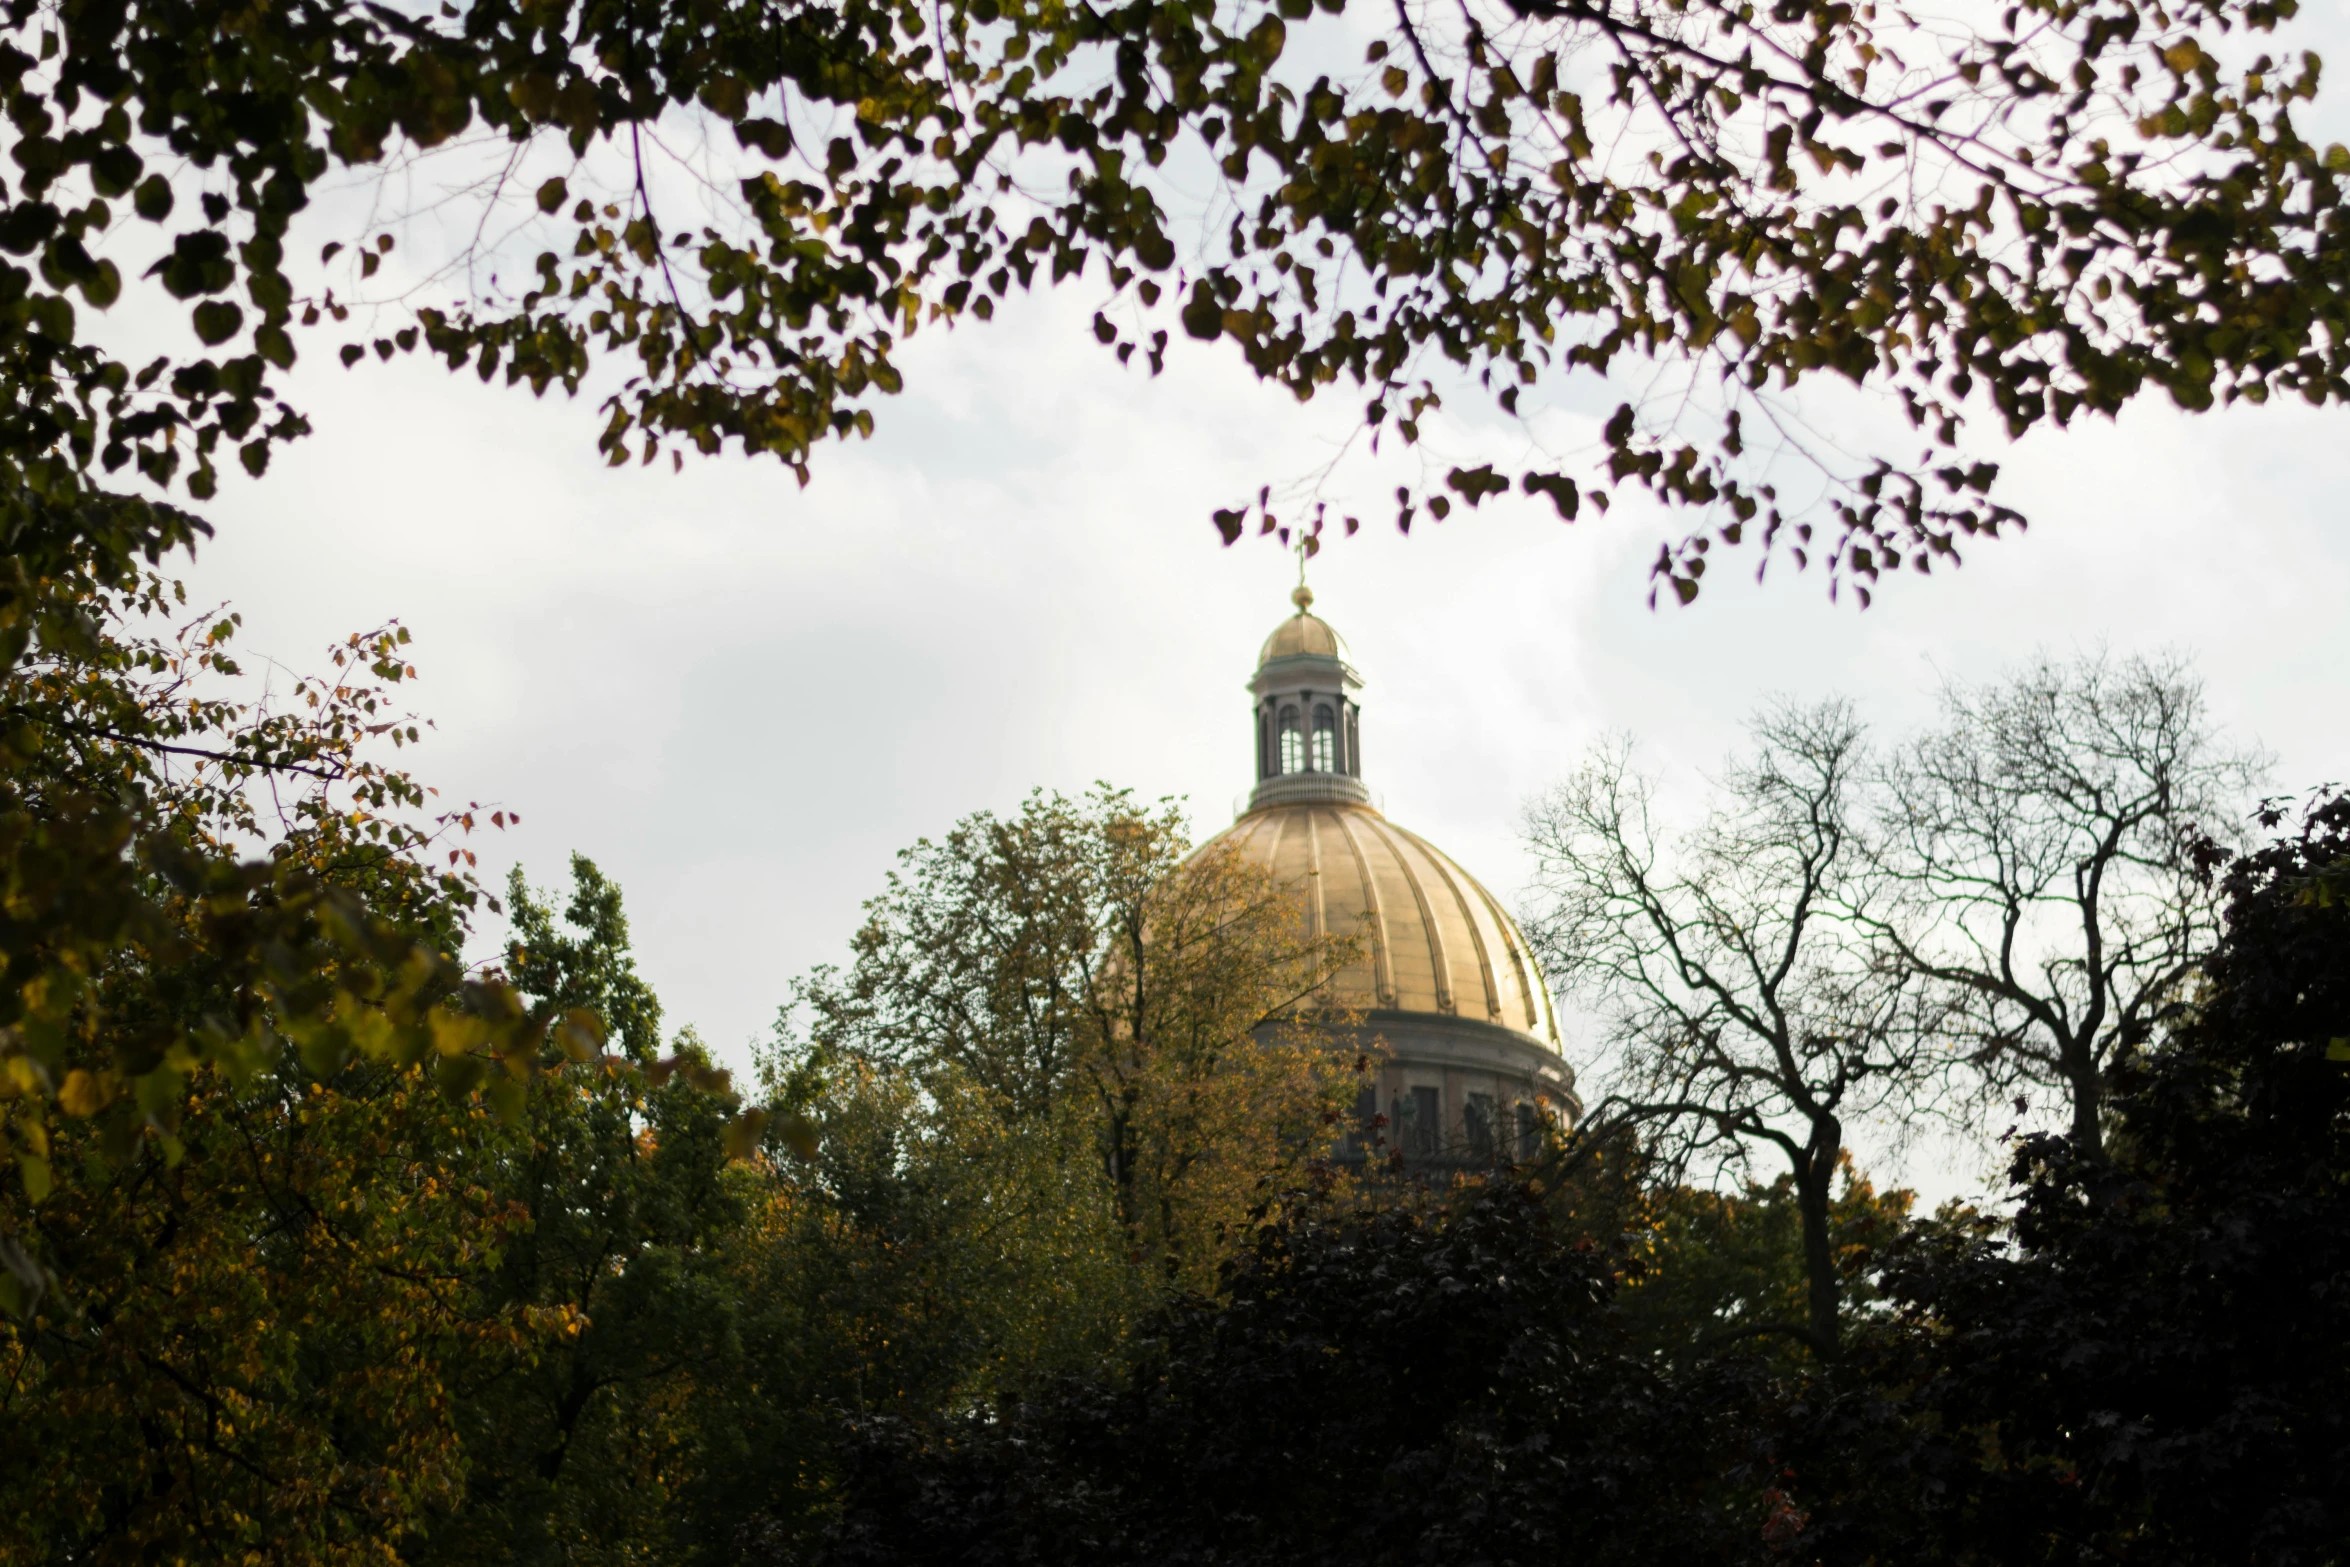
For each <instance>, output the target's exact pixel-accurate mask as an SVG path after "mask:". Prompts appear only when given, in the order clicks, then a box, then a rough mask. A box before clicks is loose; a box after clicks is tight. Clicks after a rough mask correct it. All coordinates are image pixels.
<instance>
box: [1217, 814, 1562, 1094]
mask: <svg viewBox="0 0 2350 1567" xmlns="http://www.w3.org/2000/svg"><path fill="white" fill-rule="evenodd" d="M1216 844H1229V845H1231V846H1232V848H1234V849H1235V850H1237V851H1238V852H1239V854H1240V855H1241V856H1242V857H1243V858H1244V859H1246V860H1248V861H1250V862H1251V863H1254V864H1257V865H1261V866H1263V867H1264V868H1265V869H1266V870H1268V871H1270V872H1272V873H1273V878H1274V880H1275V881H1276V882H1277V883H1278V884H1280V885H1282V886H1284V887H1294V888H1296V889H1297V890H1298V894H1299V896H1300V899H1301V901H1302V902H1303V904H1304V906H1305V907H1304V914H1305V920H1306V926H1307V929H1308V930H1309V931H1310V932H1311V933H1312V934H1313V935H1315V936H1317V937H1319V936H1324V935H1332V936H1340V937H1346V936H1352V937H1354V938H1356V939H1357V940H1358V941H1359V942H1360V943H1361V944H1362V947H1363V952H1362V955H1361V956H1360V957H1359V958H1357V959H1356V960H1355V961H1354V962H1353V963H1350V964H1349V965H1347V966H1346V967H1345V968H1343V969H1341V970H1339V971H1338V972H1337V973H1336V974H1334V975H1332V976H1331V978H1330V980H1329V984H1328V994H1329V996H1330V999H1331V1000H1333V1001H1335V1002H1337V1003H1338V1004H1339V1005H1341V1006H1345V1007H1351V1008H1360V1009H1363V1010H1366V1011H1369V1010H1374V1009H1376V1010H1378V1011H1382V1012H1419V1013H1433V1014H1437V1015H1440V1016H1443V1017H1448V1018H1471V1019H1474V1020H1477V1021H1479V1022H1485V1023H1491V1024H1494V1025H1497V1026H1498V1027H1501V1028H1506V1029H1510V1030H1512V1031H1514V1032H1519V1033H1523V1034H1527V1035H1531V1036H1532V1037H1533V1039H1535V1040H1537V1041H1540V1042H1541V1043H1543V1044H1545V1045H1547V1046H1548V1047H1549V1048H1550V1049H1552V1050H1556V1049H1557V1048H1558V1025H1557V1023H1556V1021H1555V1020H1554V1019H1553V1018H1552V1016H1551V1010H1550V994H1549V990H1548V987H1547V986H1545V985H1544V983H1543V980H1542V971H1541V969H1540V968H1538V967H1537V966H1536V965H1535V962H1534V954H1533V953H1532V952H1531V951H1530V950H1529V949H1528V947H1527V945H1526V938H1525V936H1524V935H1523V934H1521V933H1520V931H1519V930H1518V926H1517V922H1516V921H1515V920H1512V919H1511V918H1510V917H1509V915H1508V914H1507V913H1505V912H1503V910H1502V907H1501V905H1500V904H1499V903H1498V902H1496V901H1495V899H1494V896H1493V894H1491V893H1490V892H1487V891H1486V890H1485V888H1484V887H1483V886H1482V885H1480V884H1479V882H1478V881H1477V878H1476V877H1474V876H1471V875H1470V874H1469V873H1468V872H1467V871H1465V870H1462V869H1461V868H1460V866H1459V865H1457V864H1455V863H1454V862H1453V860H1452V859H1451V857H1450V856H1448V855H1446V854H1445V853H1444V852H1443V851H1442V850H1440V849H1438V848H1437V847H1436V846H1435V845H1434V844H1431V843H1429V842H1428V841H1427V840H1426V839H1424V838H1422V837H1420V836H1419V835H1417V834H1416V833H1410V832H1406V831H1405V830H1404V829H1403V828H1401V827H1398V826H1396V825H1395V824H1394V823H1393V822H1390V821H1389V820H1387V818H1386V817H1384V816H1382V815H1380V814H1379V812H1377V811H1375V810H1373V809H1372V808H1371V807H1370V806H1368V805H1358V804H1354V803H1352V802H1343V801H1331V802H1327V803H1297V804H1290V805H1272V806H1266V807H1264V808H1262V809H1259V810H1255V811H1251V812H1249V813H1248V814H1247V815H1245V816H1243V817H1242V818H1241V819H1240V820H1239V821H1237V822H1235V823H1233V825H1232V826H1231V827H1229V828H1227V829H1226V830H1225V831H1223V832H1222V833H1219V834H1218V835H1217V836H1216V837H1215V838H1214V839H1211V840H1210V845H1209V847H1210V848H1213V846H1214V845H1216Z"/></svg>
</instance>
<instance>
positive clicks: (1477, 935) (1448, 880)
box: [1394, 827, 1501, 1023]
mask: <svg viewBox="0 0 2350 1567" xmlns="http://www.w3.org/2000/svg"><path fill="white" fill-rule="evenodd" d="M1394 830H1395V832H1396V833H1397V834H1398V835H1399V836H1400V837H1402V838H1403V839H1404V840H1405V841H1406V842H1407V843H1409V844H1411V845H1412V847H1413V848H1415V849H1418V850H1419V851H1420V852H1421V853H1422V854H1424V855H1426V856H1427V857H1428V863H1429V864H1430V865H1433V866H1435V867H1436V874H1437V875H1438V876H1439V877H1441V878H1442V879H1443V881H1444V890H1445V891H1446V892H1449V893H1451V894H1452V901H1453V904H1454V905H1455V906H1456V907H1457V908H1459V910H1460V911H1461V923H1462V924H1464V925H1466V926H1468V927H1469V945H1470V946H1471V947H1472V948H1473V949H1474V950H1475V951H1476V954H1477V978H1478V979H1479V980H1480V981H1481V982H1482V983H1483V984H1484V987H1485V1016H1486V1017H1487V1018H1489V1019H1490V1020H1492V1021H1493V1022H1496V1023H1498V1022H1500V1021H1501V987H1500V986H1499V985H1497V984H1495V983H1494V982H1493V959H1492V957H1491V955H1490V954H1488V953H1487V951H1486V949H1485V932H1484V931H1482V930H1480V929H1478V927H1477V911H1476V908H1475V907H1474V906H1473V905H1472V904H1471V903H1470V902H1469V900H1468V899H1467V898H1466V897H1464V896H1463V895H1462V893H1461V882H1462V881H1466V880H1467V879H1468V873H1467V872H1466V871H1462V872H1461V875H1460V877H1459V878H1457V879H1456V878H1455V877H1454V875H1453V872H1454V871H1456V870H1459V869H1460V868H1459V867H1458V866H1456V865H1454V864H1453V863H1452V862H1451V861H1450V860H1448V859H1446V858H1445V857H1444V855H1443V853H1442V852H1440V851H1439V850H1438V849H1437V848H1436V847H1435V845H1433V844H1431V843H1429V842H1428V840H1427V839H1425V838H1423V837H1421V836H1420V835H1419V834H1417V833H1414V832H1409V831H1406V830H1405V829H1404V828H1401V827H1397V828H1395V829H1394ZM1479 890H1480V891H1482V890H1483V889H1482V888H1480V889H1479Z"/></svg>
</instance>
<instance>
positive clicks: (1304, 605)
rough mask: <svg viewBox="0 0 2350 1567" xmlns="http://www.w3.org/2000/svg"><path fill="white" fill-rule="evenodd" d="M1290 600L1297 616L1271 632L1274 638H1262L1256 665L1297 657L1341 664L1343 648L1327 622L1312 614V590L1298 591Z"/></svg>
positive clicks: (1343, 654)
mask: <svg viewBox="0 0 2350 1567" xmlns="http://www.w3.org/2000/svg"><path fill="white" fill-rule="evenodd" d="M1290 600H1291V602H1292V603H1294V604H1296V605H1297V613H1296V614H1294V615H1292V616H1290V617H1289V618H1288V619H1287V620H1285V621H1283V622H1281V624H1280V625H1278V626H1275V627H1274V628H1273V634H1272V635H1271V636H1269V637H1267V638H1265V645H1264V647H1263V648H1262V649H1261V650H1260V651H1259V652H1258V653H1257V662H1258V663H1260V664H1270V663H1271V662H1273V660H1275V659H1277V658H1295V657H1297V656H1298V655H1300V654H1307V655H1311V656H1313V657H1318V658H1335V659H1341V660H1343V659H1344V658H1345V657H1346V644H1345V643H1344V642H1342V641H1340V640H1339V637H1338V633H1337V632H1335V631H1333V630H1331V629H1330V622H1328V621H1326V620H1324V619H1322V618H1321V617H1320V616H1319V615H1316V614H1314V613H1313V612H1312V606H1313V602H1314V592H1313V589H1311V588H1307V587H1300V588H1299V589H1298V590H1297V592H1295V593H1294V594H1292V595H1291V596H1290Z"/></svg>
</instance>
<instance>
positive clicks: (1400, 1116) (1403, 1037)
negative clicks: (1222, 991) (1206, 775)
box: [1203, 587, 1582, 1166]
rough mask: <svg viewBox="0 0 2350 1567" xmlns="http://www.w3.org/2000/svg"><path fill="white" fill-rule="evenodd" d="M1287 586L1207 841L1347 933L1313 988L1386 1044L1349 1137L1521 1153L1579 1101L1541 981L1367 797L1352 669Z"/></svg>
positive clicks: (1511, 943) (1529, 962) (1409, 1148)
mask: <svg viewBox="0 0 2350 1567" xmlns="http://www.w3.org/2000/svg"><path fill="white" fill-rule="evenodd" d="M1295 601H1296V603H1297V608H1298V612H1297V614H1296V615H1294V616H1292V617H1291V618H1290V619H1289V620H1287V621H1285V622H1283V624H1282V625H1281V626H1280V627H1279V628H1277V629H1276V630H1275V631H1274V633H1273V635H1272V636H1271V637H1269V638H1267V639H1266V642H1265V646H1264V649H1263V652H1262V653H1261V655H1260V657H1259V661H1258V666H1257V672H1256V676H1255V678H1254V679H1253V680H1251V681H1250V683H1249V690H1250V692H1251V694H1252V695H1254V696H1255V698H1256V718H1257V769H1256V771H1257V784H1256V788H1255V790H1254V791H1253V792H1252V793H1251V795H1250V797H1249V808H1248V810H1246V811H1245V812H1243V813H1242V815H1241V817H1240V819H1239V820H1238V821H1236V822H1234V823H1233V825H1232V826H1231V827H1230V828H1228V829H1226V830H1225V831H1224V832H1222V833H1220V834H1218V835H1217V837H1216V838H1215V839H1213V840H1211V841H1210V845H1208V846H1207V847H1208V848H1211V849H1212V848H1213V847H1215V846H1216V845H1223V846H1227V847H1228V848H1230V849H1231V850H1233V851H1235V852H1237V853H1238V854H1239V855H1240V856H1241V857H1242V858H1243V859H1245V860H1247V861H1248V862H1250V863H1253V864H1256V865H1260V866H1263V867H1264V868H1265V869H1266V870H1268V871H1270V872H1271V873H1272V875H1273V877H1274V879H1275V881H1276V883H1277V884H1279V885H1280V886H1282V887H1284V888H1286V889H1290V890H1291V891H1292V892H1293V894H1294V895H1295V896H1296V898H1297V899H1298V903H1299V916H1300V918H1301V919H1302V920H1304V922H1305V924H1306V927H1307V930H1308V931H1309V933H1310V934H1312V935H1314V936H1323V935H1333V936H1339V937H1344V938H1352V939H1353V940H1354V941H1355V942H1356V943H1357V944H1358V946H1359V949H1360V956H1359V957H1358V958H1357V959H1356V960H1355V961H1353V962H1352V963H1349V964H1348V965H1347V966H1346V967H1345V968H1343V969H1341V970H1339V971H1338V972H1337V973H1335V974H1333V975H1332V976H1331V978H1330V979H1329V981H1328V982H1327V983H1326V985H1325V986H1324V988H1323V990H1322V991H1321V995H1323V996H1325V997H1326V998H1327V999H1328V1000H1329V1001H1331V1002H1333V1003H1335V1004H1337V1005H1338V1006H1341V1007H1344V1008H1346V1009H1348V1010H1349V1011H1353V1012H1356V1013H1357V1014H1359V1016H1360V1018H1361V1022H1360V1023H1359V1024H1357V1025H1354V1027H1355V1030H1356V1031H1357V1032H1358V1033H1359V1034H1360V1035H1361V1036H1363V1037H1364V1038H1365V1039H1366V1040H1367V1041H1369V1040H1375V1041H1376V1042H1377V1043H1378V1044H1379V1045H1380V1047H1381V1048H1382V1050H1383V1052H1384V1054H1385V1056H1386V1063H1387V1064H1386V1066H1385V1068H1384V1069H1383V1070H1382V1072H1381V1077H1380V1082H1379V1083H1378V1085H1377V1087H1376V1088H1373V1089H1366V1090H1365V1096H1364V1103H1363V1104H1362V1105H1361V1106H1360V1107H1359V1108H1360V1110H1361V1113H1362V1116H1363V1119H1364V1121H1365V1123H1366V1126H1365V1129H1364V1131H1363V1133H1362V1134H1361V1135H1360V1136H1359V1137H1358V1138H1357V1139H1356V1141H1355V1143H1354V1145H1353V1146H1354V1147H1355V1148H1356V1149H1357V1150H1358V1151H1361V1150H1364V1149H1367V1148H1368V1147H1370V1146H1372V1145H1374V1144H1375V1143H1383V1144H1384V1145H1385V1147H1387V1148H1389V1149H1392V1150H1395V1151H1398V1152H1400V1153H1401V1154H1402V1155H1403V1157H1404V1159H1405V1161H1406V1162H1407V1163H1410V1162H1414V1161H1417V1162H1419V1163H1422V1164H1433V1165H1439V1166H1464V1165H1477V1164H1492V1163H1496V1162H1499V1161H1502V1160H1506V1159H1511V1158H1517V1157H1522V1156H1524V1155H1525V1154H1527V1153H1529V1152H1530V1151H1531V1149H1532V1148H1533V1146H1535V1145H1536V1144H1537V1143H1538V1142H1539V1140H1540V1137H1541V1133H1542V1127H1543V1125H1544V1123H1545V1122H1547V1121H1555V1120H1563V1121H1566V1122H1568V1123H1569V1124H1571V1123H1572V1122H1573V1120H1574V1119H1575V1117H1576V1116H1577V1115H1578V1114H1579V1113H1580V1112H1581V1109H1582V1104H1581V1101H1580V1100H1579V1099H1578V1098H1577V1097H1576V1094H1575V1079H1574V1073H1573V1072H1572V1071H1571V1070H1570V1069H1569V1068H1568V1066H1567V1064H1566V1061H1565V1060H1564V1059H1563V1058H1562V1057H1561V1055H1560V1053H1559V1035H1558V1023H1557V1019H1556V1017H1555V1016H1554V1015H1553V1013H1552V1010H1551V1000H1550V992H1549V987H1548V986H1547V985H1546V984H1545V982H1544V980H1543V978H1542V972H1541V969H1540V967H1539V966H1538V965H1537V964H1536V963H1535V961H1534V955H1533V952H1532V950H1531V949H1530V948H1529V947H1528V945H1527V943H1526V938H1525V936H1524V934H1523V933H1522V932H1521V931H1520V930H1519V929H1518V927H1517V924H1516V922H1515V921H1513V920H1512V919H1511V918H1510V917H1509V915H1508V913H1507V912H1505V911H1504V910H1503V909H1502V907H1501V905H1500V903H1499V902H1497V901H1496V900H1495V899H1494V897H1493V895H1492V894H1491V893H1489V892H1487V891H1486V890H1485V888H1484V887H1483V886H1482V885H1480V884H1479V883H1478V881H1477V879H1476V878H1475V877H1473V876H1471V875H1470V874H1469V873H1468V872H1467V871H1465V870H1463V869H1461V867H1460V866H1459V865H1457V864H1455V863H1454V862H1453V861H1452V860H1451V859H1450V858H1449V857H1448V856H1446V855H1445V854H1444V853H1443V852H1442V851H1440V850H1438V849H1437V848H1436V847H1435V846H1434V845H1432V844H1430V843H1428V842H1427V841H1426V840H1425V839H1423V838H1420V837H1418V836H1417V835H1415V834H1413V833H1410V832H1406V831H1405V830H1404V829H1403V828H1401V827H1398V826H1396V825H1395V824H1394V823H1393V822H1390V821H1389V820H1388V819H1387V818H1386V817H1385V816H1384V815H1382V814H1381V813H1380V812H1379V811H1377V810H1375V809H1373V808H1372V806H1371V803H1370V791H1369V790H1368V789H1367V788H1366V787H1365V786H1364V784H1363V781H1362V765H1361V763H1362V746H1361V716H1360V707H1359V705H1358V704H1357V702H1356V701H1355V698H1354V693H1355V692H1356V691H1358V690H1360V689H1361V687H1362V679H1361V677H1360V676H1359V675H1358V674H1357V673H1356V672H1355V670H1354V668H1353V666H1352V665H1350V664H1349V663H1348V662H1347V660H1346V648H1345V644H1344V643H1343V642H1342V641H1340V640H1339V637H1338V634H1337V633H1336V632H1335V631H1333V630H1332V629H1331V628H1330V627H1329V625H1328V624H1327V623H1326V622H1324V621H1322V620H1320V619H1319V618H1317V617H1316V616H1314V615H1313V614H1311V613H1309V610H1310V606H1311V605H1312V603H1313V595H1312V594H1311V593H1310V592H1308V591H1307V590H1306V589H1304V588H1303V587H1301V588H1299V590H1298V592H1297V594H1296V595H1295ZM1203 852H1207V851H1206V849H1203ZM1381 1114H1384V1115H1385V1117H1386V1121H1385V1123H1384V1125H1383V1126H1382V1125H1380V1124H1379V1123H1378V1122H1377V1121H1376V1119H1375V1117H1377V1116H1378V1115H1381Z"/></svg>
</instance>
